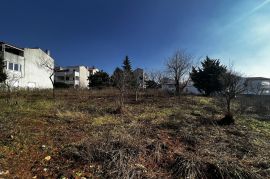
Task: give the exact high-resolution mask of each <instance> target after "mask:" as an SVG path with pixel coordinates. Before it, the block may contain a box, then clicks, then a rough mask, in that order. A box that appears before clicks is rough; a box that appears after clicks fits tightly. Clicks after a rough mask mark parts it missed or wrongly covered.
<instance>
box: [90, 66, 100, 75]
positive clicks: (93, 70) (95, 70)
mask: <svg viewBox="0 0 270 179" xmlns="http://www.w3.org/2000/svg"><path fill="white" fill-rule="evenodd" d="M88 71H89V75H94V74H95V73H97V72H99V69H97V68H96V67H94V66H93V67H88Z"/></svg>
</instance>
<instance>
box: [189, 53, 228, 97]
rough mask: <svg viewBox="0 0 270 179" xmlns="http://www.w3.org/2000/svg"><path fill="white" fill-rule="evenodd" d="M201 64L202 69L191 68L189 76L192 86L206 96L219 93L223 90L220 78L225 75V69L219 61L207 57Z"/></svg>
mask: <svg viewBox="0 0 270 179" xmlns="http://www.w3.org/2000/svg"><path fill="white" fill-rule="evenodd" d="M201 64H202V68H198V69H196V68H194V67H193V68H192V72H191V74H190V76H191V79H192V81H193V82H194V86H195V87H196V88H197V89H198V90H199V91H200V92H204V93H205V95H206V96H209V95H210V94H212V93H214V92H219V91H221V90H222V89H223V84H222V81H221V77H222V75H223V74H224V73H226V71H227V69H226V67H225V66H224V65H221V64H220V62H219V60H215V59H210V58H209V57H208V56H207V57H206V59H205V60H204V61H203V62H202V63H201Z"/></svg>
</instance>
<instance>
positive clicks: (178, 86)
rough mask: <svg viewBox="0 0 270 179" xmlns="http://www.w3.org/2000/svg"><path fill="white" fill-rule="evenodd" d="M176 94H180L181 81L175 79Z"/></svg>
mask: <svg viewBox="0 0 270 179" xmlns="http://www.w3.org/2000/svg"><path fill="white" fill-rule="evenodd" d="M175 94H176V95H177V96H178V95H179V94H180V84H179V81H178V80H176V81H175Z"/></svg>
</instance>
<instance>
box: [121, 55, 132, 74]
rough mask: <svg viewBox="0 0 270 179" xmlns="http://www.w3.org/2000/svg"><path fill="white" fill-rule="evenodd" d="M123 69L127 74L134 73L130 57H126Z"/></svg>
mask: <svg viewBox="0 0 270 179" xmlns="http://www.w3.org/2000/svg"><path fill="white" fill-rule="evenodd" d="M122 67H123V70H124V71H125V72H128V73H131V72H132V67H131V62H130V60H129V57H128V56H126V57H125V60H124V62H123V66H122Z"/></svg>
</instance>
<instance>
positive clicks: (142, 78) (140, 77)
mask: <svg viewBox="0 0 270 179" xmlns="http://www.w3.org/2000/svg"><path fill="white" fill-rule="evenodd" d="M133 74H134V75H135V78H136V80H137V84H139V88H140V89H145V88H146V75H145V72H144V70H143V69H141V68H136V69H135V70H134V71H133Z"/></svg>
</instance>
